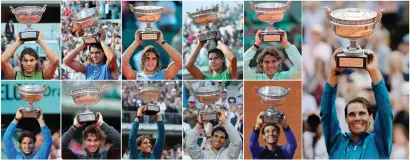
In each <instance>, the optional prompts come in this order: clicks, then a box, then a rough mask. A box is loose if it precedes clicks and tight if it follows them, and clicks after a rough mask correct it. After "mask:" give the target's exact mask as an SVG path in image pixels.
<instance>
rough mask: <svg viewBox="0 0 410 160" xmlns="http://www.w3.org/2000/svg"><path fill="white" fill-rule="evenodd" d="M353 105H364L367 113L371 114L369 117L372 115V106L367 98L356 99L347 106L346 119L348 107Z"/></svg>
mask: <svg viewBox="0 0 410 160" xmlns="http://www.w3.org/2000/svg"><path fill="white" fill-rule="evenodd" d="M352 103H360V104H363V106H364V107H365V108H366V110H367V113H369V115H370V114H371V113H372V108H371V106H370V102H369V101H368V100H367V99H366V98H363V97H356V98H354V99H352V100H351V101H349V103H347V104H346V106H345V117H347V107H349V105H350V104H352Z"/></svg>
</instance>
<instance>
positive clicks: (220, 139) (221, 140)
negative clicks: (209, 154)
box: [211, 130, 226, 149]
mask: <svg viewBox="0 0 410 160" xmlns="http://www.w3.org/2000/svg"><path fill="white" fill-rule="evenodd" d="M225 141H226V135H225V133H224V132H223V131H219V130H218V131H215V133H214V135H213V136H212V139H211V144H212V147H213V148H215V149H220V148H221V147H222V146H223V145H224V144H225Z"/></svg>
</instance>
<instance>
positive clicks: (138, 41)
mask: <svg viewBox="0 0 410 160" xmlns="http://www.w3.org/2000/svg"><path fill="white" fill-rule="evenodd" d="M140 34H141V30H137V31H136V32H135V42H136V43H138V44H140V43H141V42H142V40H140Z"/></svg>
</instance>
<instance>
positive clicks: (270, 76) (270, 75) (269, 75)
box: [266, 72, 276, 79]
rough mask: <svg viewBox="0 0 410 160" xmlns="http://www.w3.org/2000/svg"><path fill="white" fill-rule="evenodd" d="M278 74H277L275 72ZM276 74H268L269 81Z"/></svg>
mask: <svg viewBox="0 0 410 160" xmlns="http://www.w3.org/2000/svg"><path fill="white" fill-rule="evenodd" d="M275 73H276V72H275ZM275 73H273V74H266V76H267V77H268V78H269V79H273V76H274V75H275Z"/></svg>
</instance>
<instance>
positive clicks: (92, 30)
mask: <svg viewBox="0 0 410 160" xmlns="http://www.w3.org/2000/svg"><path fill="white" fill-rule="evenodd" d="M98 16H99V12H98V8H97V7H94V8H84V9H82V10H81V11H80V12H78V13H76V14H75V15H74V18H73V19H74V20H73V23H74V25H77V26H78V27H79V28H80V30H84V31H85V32H86V33H87V35H86V36H83V40H84V42H85V43H98V42H99V34H98ZM79 34H80V33H79Z"/></svg>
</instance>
